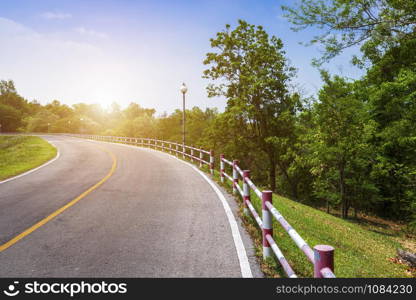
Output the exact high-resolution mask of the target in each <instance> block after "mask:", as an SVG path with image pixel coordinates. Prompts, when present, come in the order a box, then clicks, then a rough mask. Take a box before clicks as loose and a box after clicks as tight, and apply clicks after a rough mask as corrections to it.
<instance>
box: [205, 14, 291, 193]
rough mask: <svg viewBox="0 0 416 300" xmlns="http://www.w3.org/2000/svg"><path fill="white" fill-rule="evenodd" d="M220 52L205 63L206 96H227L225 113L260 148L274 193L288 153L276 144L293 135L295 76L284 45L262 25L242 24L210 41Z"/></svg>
mask: <svg viewBox="0 0 416 300" xmlns="http://www.w3.org/2000/svg"><path fill="white" fill-rule="evenodd" d="M211 47H212V48H214V49H215V50H216V52H211V53H208V54H207V56H206V59H205V60H204V64H206V65H208V66H209V68H208V69H207V70H205V71H204V78H207V79H210V80H212V81H214V82H212V83H210V84H209V85H208V88H207V90H208V96H209V97H215V96H225V97H226V98H227V100H228V101H227V107H226V113H227V114H230V115H231V116H232V117H234V118H236V119H238V120H240V122H239V123H241V124H243V126H241V127H240V132H241V135H242V136H244V138H245V139H247V140H248V139H254V140H255V141H256V144H257V145H258V149H259V150H261V151H263V152H264V153H265V154H266V155H267V157H268V161H269V184H270V188H271V189H272V190H275V189H276V168H278V169H279V171H280V172H282V173H285V172H286V168H287V166H286V165H284V164H282V162H283V161H282V157H283V156H284V155H285V149H284V148H282V147H279V146H278V145H277V144H278V142H277V141H281V140H282V139H286V138H288V137H290V135H291V126H288V124H287V122H288V120H289V119H290V118H288V117H287V116H288V115H293V114H294V113H295V110H296V105H297V104H298V103H296V101H294V100H296V99H297V98H296V97H290V93H289V91H288V84H289V82H290V79H291V78H292V77H293V76H294V71H295V70H294V68H292V67H290V66H289V65H288V63H287V59H286V57H285V52H284V51H283V43H282V41H281V40H280V39H279V38H277V37H275V36H272V37H269V35H268V34H267V33H266V31H265V30H264V29H263V27H261V26H254V25H251V24H248V23H247V22H245V21H242V20H239V21H238V26H237V27H236V28H235V29H234V30H232V29H231V26H230V25H226V29H225V30H224V31H222V32H219V33H217V35H216V37H215V39H211Z"/></svg>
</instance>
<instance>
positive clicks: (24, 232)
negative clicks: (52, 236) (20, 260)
mask: <svg viewBox="0 0 416 300" xmlns="http://www.w3.org/2000/svg"><path fill="white" fill-rule="evenodd" d="M98 147H99V148H101V149H102V150H103V151H105V152H107V153H108V154H109V155H110V156H111V159H112V160H113V164H112V166H111V170H110V172H109V173H108V174H107V175H106V176H105V177H104V178H103V179H101V180H100V181H99V182H97V183H96V184H94V185H93V186H92V187H90V188H89V189H88V190H86V191H85V192H83V193H82V194H81V195H79V196H78V197H76V198H75V199H74V200H72V201H70V202H69V203H67V204H66V205H64V206H62V207H61V208H59V209H57V210H56V211H54V212H53V213H51V214H50V215H49V216H47V217H46V218H44V219H43V220H41V221H39V222H37V223H36V224H34V225H32V226H31V227H29V228H27V229H26V230H25V231H23V232H22V233H20V234H19V235H17V236H15V237H14V238H12V239H11V240H10V241H8V242H6V243H4V244H3V245H1V246H0V252H2V251H4V250H6V249H7V248H9V247H10V246H13V245H14V244H16V243H17V242H18V241H20V240H21V239H23V238H24V237H26V236H28V235H29V234H31V233H32V232H33V231H35V230H36V229H38V228H40V227H41V226H43V225H45V224H46V223H48V222H49V221H51V220H52V219H53V218H55V217H56V216H58V215H60V214H61V213H63V212H64V211H65V210H67V209H68V208H70V207H71V206H73V205H74V204H76V203H77V202H78V201H80V200H81V199H82V198H84V197H85V196H87V195H88V194H90V193H91V192H92V191H94V190H95V189H97V188H98V187H99V186H101V185H102V184H103V183H104V182H106V181H107V180H108V178H110V177H111V175H113V173H114V171H115V169H116V167H117V159H116V157H115V156H114V154H113V153H112V152H110V151H109V150H107V149H105V148H103V147H101V146H98Z"/></svg>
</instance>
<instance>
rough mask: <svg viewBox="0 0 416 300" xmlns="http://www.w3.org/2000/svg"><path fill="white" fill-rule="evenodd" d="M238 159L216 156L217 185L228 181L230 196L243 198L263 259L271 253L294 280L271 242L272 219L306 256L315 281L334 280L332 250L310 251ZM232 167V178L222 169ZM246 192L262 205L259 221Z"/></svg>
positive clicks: (269, 193) (279, 252) (320, 246)
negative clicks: (259, 235) (260, 236)
mask: <svg viewBox="0 0 416 300" xmlns="http://www.w3.org/2000/svg"><path fill="white" fill-rule="evenodd" d="M238 164H239V161H238V160H233V161H230V160H227V159H225V157H224V155H223V154H221V155H220V178H221V182H222V183H224V182H225V180H226V179H227V180H229V181H231V183H232V187H233V194H234V195H237V194H239V195H240V196H241V198H242V199H243V206H244V208H243V209H244V213H245V214H246V215H248V214H249V213H251V215H252V216H253V218H254V220H255V221H256V223H257V225H258V226H259V227H260V229H261V230H262V233H263V258H264V259H267V258H268V257H271V256H272V252H273V253H274V254H275V256H276V257H277V259H278V261H279V263H280V264H281V266H282V268H283V270H284V271H285V273H286V275H287V276H288V277H291V278H293V277H297V276H296V274H295V272H294V271H293V269H292V267H291V266H290V265H289V263H288V262H287V260H286V258H285V256H284V255H283V253H282V251H281V250H280V249H279V247H278V245H277V244H276V242H275V241H274V239H273V222H272V218H273V217H274V218H275V219H276V220H277V221H278V222H279V224H280V225H281V226H282V227H283V229H284V230H285V231H286V232H287V233H288V235H289V237H290V238H291V239H292V240H293V241H294V242H295V244H296V245H297V246H298V248H299V249H300V250H301V251H302V252H303V253H304V254H305V255H306V257H307V259H308V260H309V261H310V262H311V263H312V265H313V267H314V277H317V278H334V277H335V275H334V273H333V270H334V248H333V247H331V246H328V245H317V246H315V247H314V248H313V250H312V249H311V247H310V246H309V245H308V243H306V241H305V240H304V239H303V238H302V237H301V236H300V235H299V234H298V233H297V231H296V230H295V229H294V228H293V227H292V226H290V224H289V223H288V222H287V221H286V219H285V218H284V217H283V216H282V215H281V214H280V212H279V211H278V210H277V209H276V207H274V206H273V201H272V198H273V197H272V196H273V193H272V192H271V191H260V189H258V188H257V186H256V185H255V184H254V183H253V181H252V180H251V179H250V171H249V170H241V168H240V167H239V166H238ZM227 165H228V166H230V167H231V168H232V176H231V175H229V174H227V173H226V172H225V167H226V166H227ZM240 177H241V178H242V183H243V187H242V188H241V186H240V184H239V180H240V179H239V178H240ZM250 190H252V191H253V192H254V194H255V195H256V196H257V197H258V198H259V199H260V200H261V203H262V218H260V216H259V215H258V213H257V211H256V210H255V208H254V207H253V204H252V202H251V193H250Z"/></svg>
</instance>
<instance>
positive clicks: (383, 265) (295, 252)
mask: <svg viewBox="0 0 416 300" xmlns="http://www.w3.org/2000/svg"><path fill="white" fill-rule="evenodd" d="M218 175H219V174H218V172H216V174H215V178H216V179H217V178H219V176H218ZM225 187H226V188H227V189H230V188H231V184H230V183H227V184H226V185H225ZM251 199H252V203H253V206H254V207H255V208H256V210H257V212H258V213H259V215H260V216H261V201H260V199H258V198H257V196H256V195H255V194H254V192H251ZM273 204H274V206H275V207H276V208H277V209H278V210H279V212H280V213H281V214H282V215H283V216H284V217H285V219H286V220H287V221H288V222H289V224H290V225H292V227H293V228H295V230H296V231H297V232H298V233H299V234H300V235H301V236H302V237H303V238H304V239H305V241H306V242H307V243H308V244H309V246H310V247H311V248H313V246H315V245H318V244H326V245H331V246H333V247H335V275H336V276H337V277H353V278H356V277H408V276H409V275H408V273H406V267H405V266H403V265H399V264H396V263H393V262H392V261H391V260H390V258H393V257H395V256H396V248H398V247H400V246H401V245H400V243H399V241H398V240H399V237H398V236H397V235H395V234H392V232H391V231H389V230H387V229H386V228H383V227H381V226H371V227H368V226H366V225H364V224H359V223H355V222H354V221H351V220H343V219H340V218H338V217H335V216H332V215H329V214H327V213H325V212H323V211H320V210H318V209H314V208H312V207H310V206H307V205H303V204H301V203H298V202H295V201H293V200H290V199H287V198H285V197H281V196H278V195H273ZM250 223H252V224H254V222H250ZM255 226H256V227H257V224H256V225H255ZM273 228H274V232H273V235H274V238H275V241H276V243H277V245H278V246H279V248H280V249H281V250H282V252H283V254H284V255H285V257H286V258H287V260H288V261H289V264H290V265H291V266H292V268H293V269H294V271H295V273H296V274H297V275H298V277H313V267H312V264H311V263H310V262H309V261H308V260H307V258H306V256H305V255H304V254H303V252H302V251H300V250H299V248H297V246H296V244H295V243H294V242H293V241H292V240H291V238H290V237H289V235H288V234H287V233H286V231H284V229H283V228H282V227H281V226H280V223H278V222H277V221H276V220H273ZM257 237H259V236H257ZM258 246H259V249H258V251H257V252H258V254H259V255H261V253H262V252H261V248H260V245H258ZM276 271H277V273H278V274H280V275H283V273H282V270H281V269H280V267H278V268H277V270H276Z"/></svg>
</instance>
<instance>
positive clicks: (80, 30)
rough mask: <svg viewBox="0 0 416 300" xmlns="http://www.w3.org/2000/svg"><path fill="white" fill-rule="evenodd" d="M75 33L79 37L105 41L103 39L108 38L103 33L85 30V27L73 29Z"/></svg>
mask: <svg viewBox="0 0 416 300" xmlns="http://www.w3.org/2000/svg"><path fill="white" fill-rule="evenodd" d="M75 31H76V32H78V33H79V34H81V35H85V36H90V37H95V38H100V39H105V38H107V37H108V36H107V35H106V34H105V33H102V32H98V31H95V30H92V29H87V28H85V27H78V28H75Z"/></svg>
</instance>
